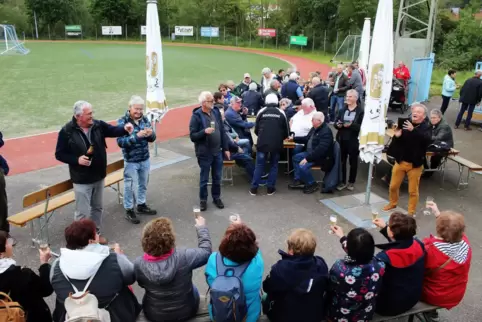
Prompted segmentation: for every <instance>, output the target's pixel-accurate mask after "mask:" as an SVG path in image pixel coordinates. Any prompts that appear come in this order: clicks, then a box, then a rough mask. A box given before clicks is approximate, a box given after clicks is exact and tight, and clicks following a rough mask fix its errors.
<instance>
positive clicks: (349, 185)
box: [346, 183, 355, 191]
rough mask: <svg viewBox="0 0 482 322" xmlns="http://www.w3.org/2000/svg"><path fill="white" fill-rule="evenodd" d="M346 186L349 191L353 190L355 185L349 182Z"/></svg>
mask: <svg viewBox="0 0 482 322" xmlns="http://www.w3.org/2000/svg"><path fill="white" fill-rule="evenodd" d="M346 188H347V189H348V190H350V191H353V190H355V186H354V185H353V183H349V184H348V185H347V186H346Z"/></svg>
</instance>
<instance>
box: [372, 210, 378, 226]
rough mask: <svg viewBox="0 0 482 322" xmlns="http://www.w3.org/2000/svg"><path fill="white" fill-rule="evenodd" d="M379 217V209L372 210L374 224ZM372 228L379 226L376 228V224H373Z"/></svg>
mask: <svg viewBox="0 0 482 322" xmlns="http://www.w3.org/2000/svg"><path fill="white" fill-rule="evenodd" d="M378 216H379V212H378V209H377V208H372V222H373V221H374V220H375V219H378ZM372 228H377V226H376V225H375V224H372Z"/></svg>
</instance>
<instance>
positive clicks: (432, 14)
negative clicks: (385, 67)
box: [394, 0, 438, 56]
mask: <svg viewBox="0 0 482 322" xmlns="http://www.w3.org/2000/svg"><path fill="white" fill-rule="evenodd" d="M423 5H426V6H427V7H428V9H429V15H428V21H423V20H420V19H418V18H416V17H414V16H412V15H410V14H409V13H408V11H409V9H410V8H413V7H415V6H423ZM437 7H438V0H400V9H399V10H398V19H397V27H396V30H395V46H394V47H395V48H394V50H395V52H397V45H398V43H399V41H398V40H399V39H400V38H411V36H413V35H418V34H422V35H424V36H422V37H420V36H418V37H413V38H419V39H420V38H422V39H423V38H425V40H426V52H425V56H429V55H430V53H432V51H433V42H434V38H435V25H436V17H437ZM407 21H416V22H418V23H419V24H420V25H421V28H420V29H416V30H411V31H408V30H407V28H406V26H407Z"/></svg>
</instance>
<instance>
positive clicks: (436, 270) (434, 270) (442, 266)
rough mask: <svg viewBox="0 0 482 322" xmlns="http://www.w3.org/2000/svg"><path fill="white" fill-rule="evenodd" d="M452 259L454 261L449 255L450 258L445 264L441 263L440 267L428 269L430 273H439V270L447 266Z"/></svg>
mask: <svg viewBox="0 0 482 322" xmlns="http://www.w3.org/2000/svg"><path fill="white" fill-rule="evenodd" d="M451 261H452V257H449V259H447V260H446V261H445V263H443V264H442V265H440V266H439V267H437V268H434V269H431V270H429V271H428V273H429V275H432V274H435V273H437V272H438V271H440V270H441V269H442V268H444V267H445V266H447V265H448V264H449V263H450V262H451Z"/></svg>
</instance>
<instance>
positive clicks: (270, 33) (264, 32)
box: [258, 28, 276, 37]
mask: <svg viewBox="0 0 482 322" xmlns="http://www.w3.org/2000/svg"><path fill="white" fill-rule="evenodd" d="M258 36H260V37H276V29H273V28H258Z"/></svg>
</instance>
